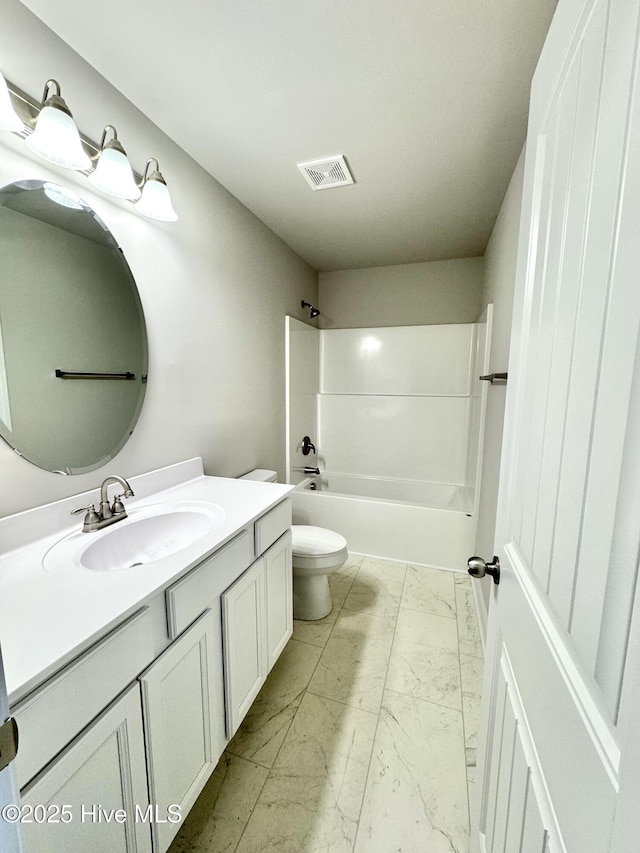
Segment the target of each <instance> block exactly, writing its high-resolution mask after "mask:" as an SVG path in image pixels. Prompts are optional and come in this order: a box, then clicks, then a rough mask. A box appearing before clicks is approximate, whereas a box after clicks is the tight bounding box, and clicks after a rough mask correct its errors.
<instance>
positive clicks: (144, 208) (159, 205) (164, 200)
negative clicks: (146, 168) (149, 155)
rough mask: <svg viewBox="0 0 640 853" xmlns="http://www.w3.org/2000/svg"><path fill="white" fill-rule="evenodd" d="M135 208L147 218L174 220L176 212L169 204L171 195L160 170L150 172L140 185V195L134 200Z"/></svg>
mask: <svg viewBox="0 0 640 853" xmlns="http://www.w3.org/2000/svg"><path fill="white" fill-rule="evenodd" d="M136 210H137V211H138V213H141V214H142V215H143V216H148V217H149V219H159V220H160V221H161V222H175V221H176V220H177V218H178V214H177V213H176V212H175V210H174V209H173V205H172V204H171V196H170V195H169V190H168V189H167V185H166V183H165V182H164V178H163V177H162V175H161V174H160V172H152V173H151V174H150V175H149V177H148V178H147V179H146V180H145V182H144V184H143V185H142V195H141V196H140V200H139V201H137V202H136Z"/></svg>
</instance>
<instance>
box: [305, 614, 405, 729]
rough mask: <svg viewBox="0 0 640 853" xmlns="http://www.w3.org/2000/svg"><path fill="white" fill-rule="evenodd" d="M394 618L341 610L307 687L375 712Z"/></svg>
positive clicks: (330, 697) (328, 696) (318, 693)
mask: <svg viewBox="0 0 640 853" xmlns="http://www.w3.org/2000/svg"><path fill="white" fill-rule="evenodd" d="M393 633H394V621H393V620H392V619H389V618H383V617H379V616H371V615H369V614H368V613H357V612H352V611H348V610H342V612H341V613H340V616H339V617H338V620H337V622H336V625H335V627H334V629H333V631H332V633H331V636H330V637H329V641H328V642H327V645H326V646H325V649H324V651H323V652H322V656H321V657H320V660H319V661H318V666H317V667H316V670H315V672H314V673H313V677H312V679H311V682H310V683H309V688H308V689H309V691H310V692H311V693H315V694H316V695H318V696H324V697H326V698H328V699H335V700H336V701H338V702H344V703H345V704H347V705H352V706H354V707H356V708H362V709H364V710H366V711H374V712H376V713H377V711H378V709H379V707H380V700H381V698H382V691H383V689H384V680H385V676H386V674H387V666H388V664H389V656H390V654H391V644H392V642H393Z"/></svg>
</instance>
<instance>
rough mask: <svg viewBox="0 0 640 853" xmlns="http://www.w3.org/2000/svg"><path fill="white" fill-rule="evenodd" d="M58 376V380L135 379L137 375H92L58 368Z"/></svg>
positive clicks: (92, 373)
mask: <svg viewBox="0 0 640 853" xmlns="http://www.w3.org/2000/svg"><path fill="white" fill-rule="evenodd" d="M56 376H57V377H58V379H135V378H136V375H135V373H129V371H127V372H126V373H98V372H97V371H91V372H90V373H81V372H80V371H78V370H59V369H58V368H56Z"/></svg>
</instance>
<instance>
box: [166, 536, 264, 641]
mask: <svg viewBox="0 0 640 853" xmlns="http://www.w3.org/2000/svg"><path fill="white" fill-rule="evenodd" d="M252 561H253V543H252V542H251V536H250V535H249V531H247V530H243V531H242V533H240V534H239V536H236V537H235V539H232V540H231V542H227V544H226V545H225V546H224V547H223V548H221V549H220V550H219V551H216V552H215V554H212V556H211V557H209V558H208V559H207V560H205V561H204V562H203V563H200V565H199V566H196V568H195V569H193V571H191V572H189V574H188V575H185V577H183V578H182V579H181V580H179V581H178V582H177V583H175V584H174V585H173V586H172V587H169V589H168V590H167V627H168V630H169V636H170V637H171V639H172V640H173V639H174V638H175V637H177V636H178V634H181V633H182V632H183V631H184V629H185V628H188V627H189V625H191V623H192V622H193V621H194V620H195V619H197V618H198V616H200V614H201V613H204V611H205V610H206V609H207V607H209V606H210V605H211V602H212V601H213V600H214V598H216V597H217V596H219V595H220V594H221V593H222V592H224V590H225V589H226V588H227V587H228V586H229V585H230V584H232V583H233V582H234V580H235V579H236V578H237V577H238V575H240V574H242V572H244V570H245V569H246V568H247V567H248V566H250V565H251V563H252Z"/></svg>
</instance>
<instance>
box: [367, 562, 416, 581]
mask: <svg viewBox="0 0 640 853" xmlns="http://www.w3.org/2000/svg"><path fill="white" fill-rule="evenodd" d="M406 572H407V564H406V563H398V562H396V561H395V560H382V559H380V558H379V557H364V558H363V560H362V562H361V563H360V569H359V570H358V575H360V576H365V575H372V576H375V577H378V578H384V579H385V580H387V581H390V582H393V581H399V582H402V581H404V577H405V574H406Z"/></svg>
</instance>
